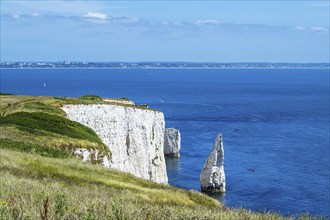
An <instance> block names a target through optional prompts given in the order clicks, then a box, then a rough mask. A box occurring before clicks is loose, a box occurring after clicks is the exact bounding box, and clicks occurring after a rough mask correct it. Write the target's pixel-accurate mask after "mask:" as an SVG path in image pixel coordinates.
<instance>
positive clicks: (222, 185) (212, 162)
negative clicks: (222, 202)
mask: <svg viewBox="0 0 330 220" xmlns="http://www.w3.org/2000/svg"><path fill="white" fill-rule="evenodd" d="M200 182H201V188H202V191H203V192H225V191H226V178H225V171H224V149H223V142H222V136H221V134H218V136H217V138H216V139H215V144H214V148H213V150H212V152H211V153H210V155H209V157H208V158H207V160H206V162H205V164H204V167H203V170H202V172H201V175H200Z"/></svg>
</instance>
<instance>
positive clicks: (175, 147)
mask: <svg viewBox="0 0 330 220" xmlns="http://www.w3.org/2000/svg"><path fill="white" fill-rule="evenodd" d="M180 148H181V136H180V131H179V130H177V129H175V128H165V134H164V154H165V155H166V156H171V157H180Z"/></svg>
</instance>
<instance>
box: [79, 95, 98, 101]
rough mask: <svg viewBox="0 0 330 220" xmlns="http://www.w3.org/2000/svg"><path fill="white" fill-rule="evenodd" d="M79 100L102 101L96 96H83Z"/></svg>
mask: <svg viewBox="0 0 330 220" xmlns="http://www.w3.org/2000/svg"><path fill="white" fill-rule="evenodd" d="M79 98H80V99H87V100H96V101H102V98H101V97H100V96H98V95H90V94H89V95H84V96H81V97H79Z"/></svg>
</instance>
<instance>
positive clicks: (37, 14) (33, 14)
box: [31, 12, 41, 18]
mask: <svg viewBox="0 0 330 220" xmlns="http://www.w3.org/2000/svg"><path fill="white" fill-rule="evenodd" d="M40 16H41V15H40V14H39V13H36V12H35V13H32V14H31V17H34V18H36V17H40Z"/></svg>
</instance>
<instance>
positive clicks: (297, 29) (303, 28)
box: [293, 26, 306, 31]
mask: <svg viewBox="0 0 330 220" xmlns="http://www.w3.org/2000/svg"><path fill="white" fill-rule="evenodd" d="M293 30H295V31H305V30H306V28H305V27H303V26H295V27H293Z"/></svg>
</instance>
